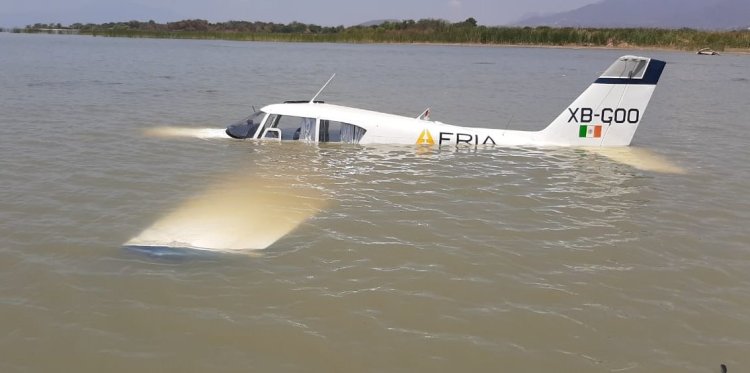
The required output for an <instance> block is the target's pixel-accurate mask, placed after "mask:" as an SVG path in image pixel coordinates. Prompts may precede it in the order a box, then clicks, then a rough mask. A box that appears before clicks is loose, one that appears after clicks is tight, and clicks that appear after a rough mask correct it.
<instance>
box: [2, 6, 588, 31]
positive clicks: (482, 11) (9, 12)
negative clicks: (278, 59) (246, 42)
mask: <svg viewBox="0 0 750 373" xmlns="http://www.w3.org/2000/svg"><path fill="white" fill-rule="evenodd" d="M595 2H598V0H213V1H206V0H0V26H5V27H17V26H25V25H27V24H33V23H37V22H39V23H62V24H63V25H67V24H72V23H75V22H81V23H88V22H91V23H103V22H112V21H129V20H134V19H135V20H140V21H147V20H150V19H153V20H154V21H157V22H169V21H178V20H182V19H194V18H200V19H206V20H209V21H211V22H219V21H228V20H243V21H267V22H277V23H289V22H292V21H299V22H303V23H314V24H318V25H323V26H338V25H344V26H352V25H357V24H360V23H363V22H367V21H371V20H380V19H422V18H440V19H446V20H449V21H451V22H457V21H463V20H465V19H466V18H469V17H474V18H475V19H476V20H477V21H478V22H479V24H482V25H488V26H492V25H504V24H510V23H513V22H515V21H518V20H519V19H521V18H523V17H525V16H528V15H532V14H535V15H538V14H548V13H555V12H559V11H565V10H571V9H575V8H578V7H581V6H583V5H586V4H591V3H595Z"/></svg>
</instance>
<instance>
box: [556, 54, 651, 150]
mask: <svg viewBox="0 0 750 373" xmlns="http://www.w3.org/2000/svg"><path fill="white" fill-rule="evenodd" d="M665 64H666V63H665V62H664V61H659V60H655V59H652V58H646V57H636V56H623V57H620V58H618V59H617V61H615V63H613V64H612V66H610V67H609V68H608V69H607V70H606V71H605V72H604V74H602V76H600V77H599V79H597V80H596V81H595V82H594V84H592V85H591V86H589V88H588V89H586V91H584V92H583V94H581V95H580V96H579V97H578V98H577V99H576V100H575V101H574V102H573V103H572V104H571V105H570V106H569V107H568V108H567V109H565V111H563V112H562V114H560V115H559V116H558V117H557V119H555V120H554V121H553V122H552V123H551V124H550V125H549V126H548V127H547V128H545V129H543V130H542V131H541V136H542V139H543V141H544V142H545V144H548V145H566V146H628V145H630V141H631V140H632V139H633V135H634V134H635V131H636V129H638V124H640V122H641V120H642V119H643V114H644V112H645V111H646V106H648V102H649V100H650V99H651V95H652V94H653V93H654V89H655V88H656V83H658V82H659V77H661V73H662V71H663V70H664V66H665Z"/></svg>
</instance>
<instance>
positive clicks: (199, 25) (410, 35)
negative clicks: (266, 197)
mask: <svg viewBox="0 0 750 373" xmlns="http://www.w3.org/2000/svg"><path fill="white" fill-rule="evenodd" d="M66 30H67V31H66ZM12 31H13V32H56V33H77V34H83V35H93V36H109V37H133V38H171V39H221V40H239V41H276V42H327V43H436V44H486V45H527V46H563V47H610V48H664V49H676V50H697V49H699V48H706V47H708V48H712V49H714V50H717V51H743V52H749V51H750V30H735V31H706V30H695V29H687V28H683V29H659V28H571V27H565V28H551V27H489V26H481V25H478V24H477V21H476V20H475V19H474V18H469V19H467V20H465V21H463V22H457V23H451V22H448V21H444V20H436V19H422V20H419V21H414V20H406V21H390V22H383V23H381V24H376V25H371V26H366V25H360V26H351V27H344V26H337V27H325V26H318V25H314V24H304V23H299V22H292V23H290V24H277V23H270V22H247V21H229V22H219V23H211V22H208V21H205V20H200V19H196V20H183V21H178V22H169V23H156V22H154V21H148V22H140V21H130V22H117V23H103V24H81V23H76V24H73V25H70V26H62V25H60V24H35V25H29V26H27V27H26V28H23V29H13V30H12Z"/></svg>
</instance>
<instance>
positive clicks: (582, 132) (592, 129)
mask: <svg viewBox="0 0 750 373" xmlns="http://www.w3.org/2000/svg"><path fill="white" fill-rule="evenodd" d="M578 137H593V138H597V139H598V138H600V137H602V126H594V125H591V124H585V125H581V126H580V127H579V128H578Z"/></svg>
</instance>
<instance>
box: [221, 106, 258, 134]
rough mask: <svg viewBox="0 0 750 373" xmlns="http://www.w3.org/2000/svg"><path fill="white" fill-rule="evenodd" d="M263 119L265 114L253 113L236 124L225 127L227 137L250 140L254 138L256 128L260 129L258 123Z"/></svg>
mask: <svg viewBox="0 0 750 373" xmlns="http://www.w3.org/2000/svg"><path fill="white" fill-rule="evenodd" d="M265 117H266V113H264V112H262V111H258V112H255V113H253V114H252V115H250V116H249V117H247V118H245V119H243V120H241V121H239V122H237V123H234V124H230V125H229V126H228V127H227V135H229V136H231V137H234V138H235V139H246V138H252V137H254V136H255V132H257V130H258V127H260V122H261V121H263V118H265Z"/></svg>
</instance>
